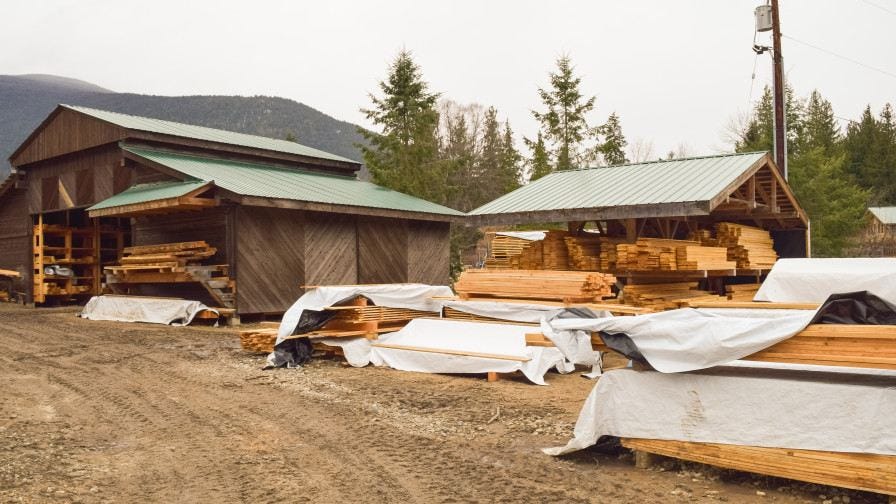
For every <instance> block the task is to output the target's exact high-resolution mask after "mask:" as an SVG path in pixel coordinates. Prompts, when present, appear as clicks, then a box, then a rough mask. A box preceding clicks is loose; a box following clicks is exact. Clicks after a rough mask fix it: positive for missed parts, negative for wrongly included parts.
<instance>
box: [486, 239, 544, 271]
mask: <svg viewBox="0 0 896 504" xmlns="http://www.w3.org/2000/svg"><path fill="white" fill-rule="evenodd" d="M532 243H533V242H532V241H531V240H525V239H523V238H517V237H515V236H506V235H501V234H496V235H495V237H494V238H492V240H491V244H490V246H489V256H488V258H486V260H485V267H486V268H496V269H501V268H510V260H511V258H512V257H515V256H518V255H520V254H521V253H522V252H523V250H525V249H526V248H527V247H529V245H531V244H532Z"/></svg>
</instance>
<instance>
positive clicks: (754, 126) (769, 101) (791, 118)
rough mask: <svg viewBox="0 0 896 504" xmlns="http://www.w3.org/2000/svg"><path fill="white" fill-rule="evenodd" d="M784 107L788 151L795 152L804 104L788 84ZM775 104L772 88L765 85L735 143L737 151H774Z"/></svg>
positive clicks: (785, 91)
mask: <svg viewBox="0 0 896 504" xmlns="http://www.w3.org/2000/svg"><path fill="white" fill-rule="evenodd" d="M784 108H785V117H786V120H787V145H788V149H787V151H788V153H789V154H793V153H794V152H795V149H794V148H793V147H794V145H795V144H797V143H798V142H797V139H798V138H799V137H800V132H801V130H802V117H801V115H802V110H803V106H802V104H801V103H800V101H799V99H797V98H796V95H795V94H794V92H793V88H791V87H790V86H786V88H785V90H784ZM774 135H775V106H774V97H773V95H772V88H771V87H769V86H765V88H764V89H763V91H762V96H761V97H760V98H759V101H757V102H756V106H755V108H754V109H753V115H752V117H751V118H750V121H749V122H748V123H747V127H746V128H745V130H744V131H743V132H742V133H741V138H740V139H739V140H738V141H737V142H736V143H735V146H734V147H735V150H736V151H737V152H754V151H769V152H774V145H775V136H774Z"/></svg>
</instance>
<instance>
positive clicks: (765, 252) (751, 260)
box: [716, 222, 778, 269]
mask: <svg viewBox="0 0 896 504" xmlns="http://www.w3.org/2000/svg"><path fill="white" fill-rule="evenodd" d="M716 240H717V241H718V244H719V246H720V247H727V248H728V260H730V261H737V267H738V268H752V269H765V268H771V267H772V266H774V264H775V261H777V260H778V254H777V253H775V249H774V247H773V242H772V237H771V235H770V234H769V232H768V231H766V230H764V229H760V228H756V227H751V226H744V225H743V224H733V223H731V222H720V223H718V224H716Z"/></svg>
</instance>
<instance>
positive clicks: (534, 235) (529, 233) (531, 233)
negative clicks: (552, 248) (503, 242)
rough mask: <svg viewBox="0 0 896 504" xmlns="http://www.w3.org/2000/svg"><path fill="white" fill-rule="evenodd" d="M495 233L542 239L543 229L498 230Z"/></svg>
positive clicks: (536, 239)
mask: <svg viewBox="0 0 896 504" xmlns="http://www.w3.org/2000/svg"><path fill="white" fill-rule="evenodd" d="M495 234H496V235H501V236H510V237H512V238H520V239H522V240H529V241H538V240H544V236H545V232H544V231H499V232H497V233H495Z"/></svg>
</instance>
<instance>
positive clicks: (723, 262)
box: [675, 245, 737, 270]
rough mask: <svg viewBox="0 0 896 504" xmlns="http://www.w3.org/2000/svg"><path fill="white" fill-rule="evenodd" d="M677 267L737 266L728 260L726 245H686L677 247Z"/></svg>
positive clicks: (703, 268)
mask: <svg viewBox="0 0 896 504" xmlns="http://www.w3.org/2000/svg"><path fill="white" fill-rule="evenodd" d="M675 261H676V268H677V269H679V270H727V269H734V268H736V267H737V263H736V262H734V261H729V260H728V249H727V248H725V247H704V246H700V245H685V246H680V247H677V248H676V249H675Z"/></svg>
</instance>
